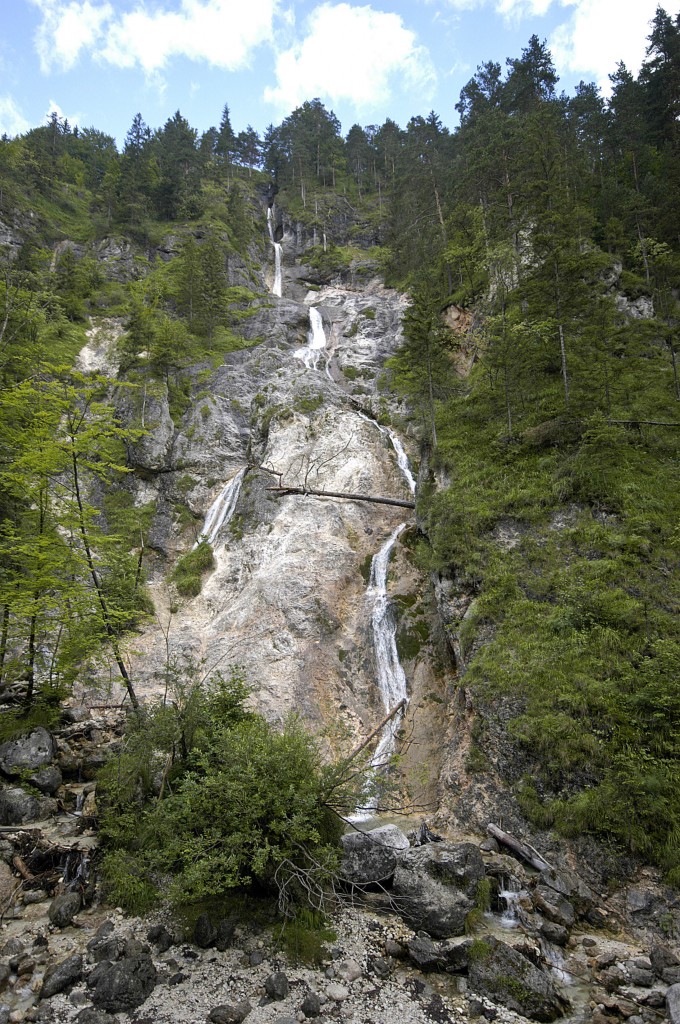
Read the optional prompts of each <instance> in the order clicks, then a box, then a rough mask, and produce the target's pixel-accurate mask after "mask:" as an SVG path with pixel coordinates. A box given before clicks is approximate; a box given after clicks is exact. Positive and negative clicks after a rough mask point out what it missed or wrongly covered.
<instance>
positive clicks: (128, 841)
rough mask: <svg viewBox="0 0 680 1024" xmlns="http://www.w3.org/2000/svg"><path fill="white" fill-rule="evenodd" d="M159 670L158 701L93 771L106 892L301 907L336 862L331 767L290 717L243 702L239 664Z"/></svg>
mask: <svg viewBox="0 0 680 1024" xmlns="http://www.w3.org/2000/svg"><path fill="white" fill-rule="evenodd" d="M170 668H171V676H172V678H171V679H170V681H169V690H168V697H167V699H165V700H163V701H159V702H157V703H156V704H154V705H152V706H147V707H145V708H144V710H143V714H142V715H141V716H140V717H139V718H136V719H134V720H132V721H131V722H130V725H129V729H128V734H127V737H126V740H125V743H124V745H123V748H122V749H121V751H120V752H119V754H118V755H117V756H116V758H114V760H112V761H111V762H110V763H109V765H108V766H107V767H106V768H105V769H104V771H103V773H102V779H101V786H102V793H103V797H102V801H103V806H104V808H105V809H104V813H103V818H102V823H101V833H102V836H103V839H104V843H105V847H106V851H107V852H106V856H105V859H104V872H105V875H106V878H107V880H108V885H109V886H110V888H111V893H112V896H113V898H115V899H118V900H121V901H125V905H126V906H127V907H129V908H130V909H137V910H139V909H140V908H141V906H143V905H146V900H147V896H148V895H149V894H150V893H151V891H153V892H155V894H156V895H157V896H160V895H161V893H163V894H164V895H169V896H170V898H171V899H172V900H173V902H175V903H176V904H178V905H184V904H191V903H196V902H199V901H202V900H206V899H208V900H219V899H221V898H223V897H225V896H227V895H229V894H230V893H232V892H234V891H235V890H239V891H240V890H243V889H254V890H260V891H262V890H264V891H272V892H278V893H279V896H280V897H281V894H282V893H283V894H285V900H284V902H285V904H286V906H288V905H289V903H290V901H291V900H292V902H293V903H296V902H299V903H301V904H303V905H304V904H305V903H306V898H307V897H306V894H307V893H308V892H310V891H311V890H312V889H314V892H316V891H317V890H318V888H319V887H320V886H323V885H325V884H327V883H328V881H329V880H330V879H331V878H332V873H333V871H334V869H335V868H336V866H337V844H338V839H339V834H340V831H341V824H340V822H339V819H338V818H337V817H336V816H335V815H334V814H333V812H332V811H331V810H330V808H329V806H328V801H329V799H330V798H331V795H332V794H333V793H334V792H336V791H337V787H338V773H337V770H335V769H332V768H325V767H323V766H322V764H321V760H320V754H319V751H318V749H317V746H316V744H315V742H314V740H313V739H312V738H311V737H310V736H309V735H308V734H307V733H306V732H305V731H304V730H303V728H302V726H301V724H300V723H299V722H298V721H297V720H296V719H294V718H292V719H290V720H289V721H287V722H286V723H285V724H284V726H283V728H282V729H280V730H279V729H276V728H274V727H273V726H272V725H270V724H268V723H267V722H266V721H265V720H264V719H263V718H261V717H260V716H259V715H256V714H254V713H253V712H251V711H248V710H247V708H246V706H245V700H246V697H247V689H246V688H245V686H244V684H243V680H242V678H241V677H240V675H239V674H238V673H236V674H232V676H231V677H230V678H229V679H224V678H223V677H221V676H217V677H215V678H213V679H212V680H211V681H210V682H209V683H208V684H206V685H204V686H202V685H201V681H200V679H197V678H196V674H195V673H196V666H188V667H187V668H186V670H185V667H183V666H182V667H180V672H179V676H178V674H177V673H176V672H173V671H172V666H171V667H170ZM187 671H188V674H187ZM124 865H127V866H128V869H127V871H126V870H123V866H124ZM130 877H131V878H132V881H130ZM309 879H313V884H312V885H310V883H309ZM302 925H305V922H302ZM308 926H309V922H307V923H306V927H308ZM304 933H305V928H304V927H303V928H302V930H298V931H296V932H295V934H293V933H291V934H290V935H289V939H290V941H291V943H293V945H295V944H297V945H298V946H300V945H304V943H305V941H306V939H305V934H304ZM316 941H317V942H318V938H317V940H316Z"/></svg>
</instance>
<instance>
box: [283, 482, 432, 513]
mask: <svg viewBox="0 0 680 1024" xmlns="http://www.w3.org/2000/svg"><path fill="white" fill-rule="evenodd" d="M267 490H268V491H275V492H276V493H278V494H281V495H286V494H311V495H312V497H314V498H344V499H345V500H346V501H370V502H373V503H374V504H376V505H397V506H398V507H399V508H413V509H414V508H415V507H416V503H415V501H405V500H403V499H402V498H383V497H379V496H377V495H373V494H351V493H349V492H344V491H317V490H314V489H313V488H311V487H292V486H287V485H285V484H281V485H280V486H278V487H268V488H267Z"/></svg>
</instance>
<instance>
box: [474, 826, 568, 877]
mask: <svg viewBox="0 0 680 1024" xmlns="http://www.w3.org/2000/svg"><path fill="white" fill-rule="evenodd" d="M486 831H487V832H488V833H489V835H491V836H493V837H494V839H497V840H498V842H499V843H502V844H503V845H504V846H507V847H508V848H509V849H510V850H512V851H513V853H516V854H517V856H518V857H521V858H522V860H525V861H526V862H527V864H530V865H531V867H532V868H536V870H537V871H546V870H552V868H551V866H550V864H548V862H547V860H544V859H543V857H541V855H540V853H538V851H537V850H534V848H533V846H529V844H528V843H523V842H521V840H519V839H515V837H514V836H512V835H510V833H509V832H504V831H503V829H502V828H499V827H498V825H492V824H489V825H487V826H486Z"/></svg>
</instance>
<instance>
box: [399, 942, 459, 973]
mask: <svg viewBox="0 0 680 1024" xmlns="http://www.w3.org/2000/svg"><path fill="white" fill-rule="evenodd" d="M471 945H472V940H471V939H463V941H462V942H461V941H460V940H459V939H448V940H445V941H443V942H433V941H432V939H431V938H429V936H427V935H424V934H421V935H416V936H415V937H414V938H412V939H411V940H410V941H409V943H408V956H409V960H411V961H412V963H414V964H415V965H416V967H418V969H419V970H421V971H426V972H427V971H446V972H447V973H451V974H455V973H456V972H459V971H466V970H467V968H468V958H469V951H470V946H471Z"/></svg>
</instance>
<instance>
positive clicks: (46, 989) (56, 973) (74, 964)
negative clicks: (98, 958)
mask: <svg viewBox="0 0 680 1024" xmlns="http://www.w3.org/2000/svg"><path fill="white" fill-rule="evenodd" d="M82 975H83V958H82V956H81V954H80V953H75V954H74V955H73V956H69V957H68V958H67V959H66V960H62V961H61V963H58V964H54V965H53V966H52V967H49V968H48V969H47V971H46V972H45V977H44V979H43V983H42V988H41V989H40V998H41V999H49V998H50V996H55V995H56V994H57V992H64V991H65V990H66V989H67V988H70V987H71V985H75V983H76V982H77V981H80V979H81V977H82Z"/></svg>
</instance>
